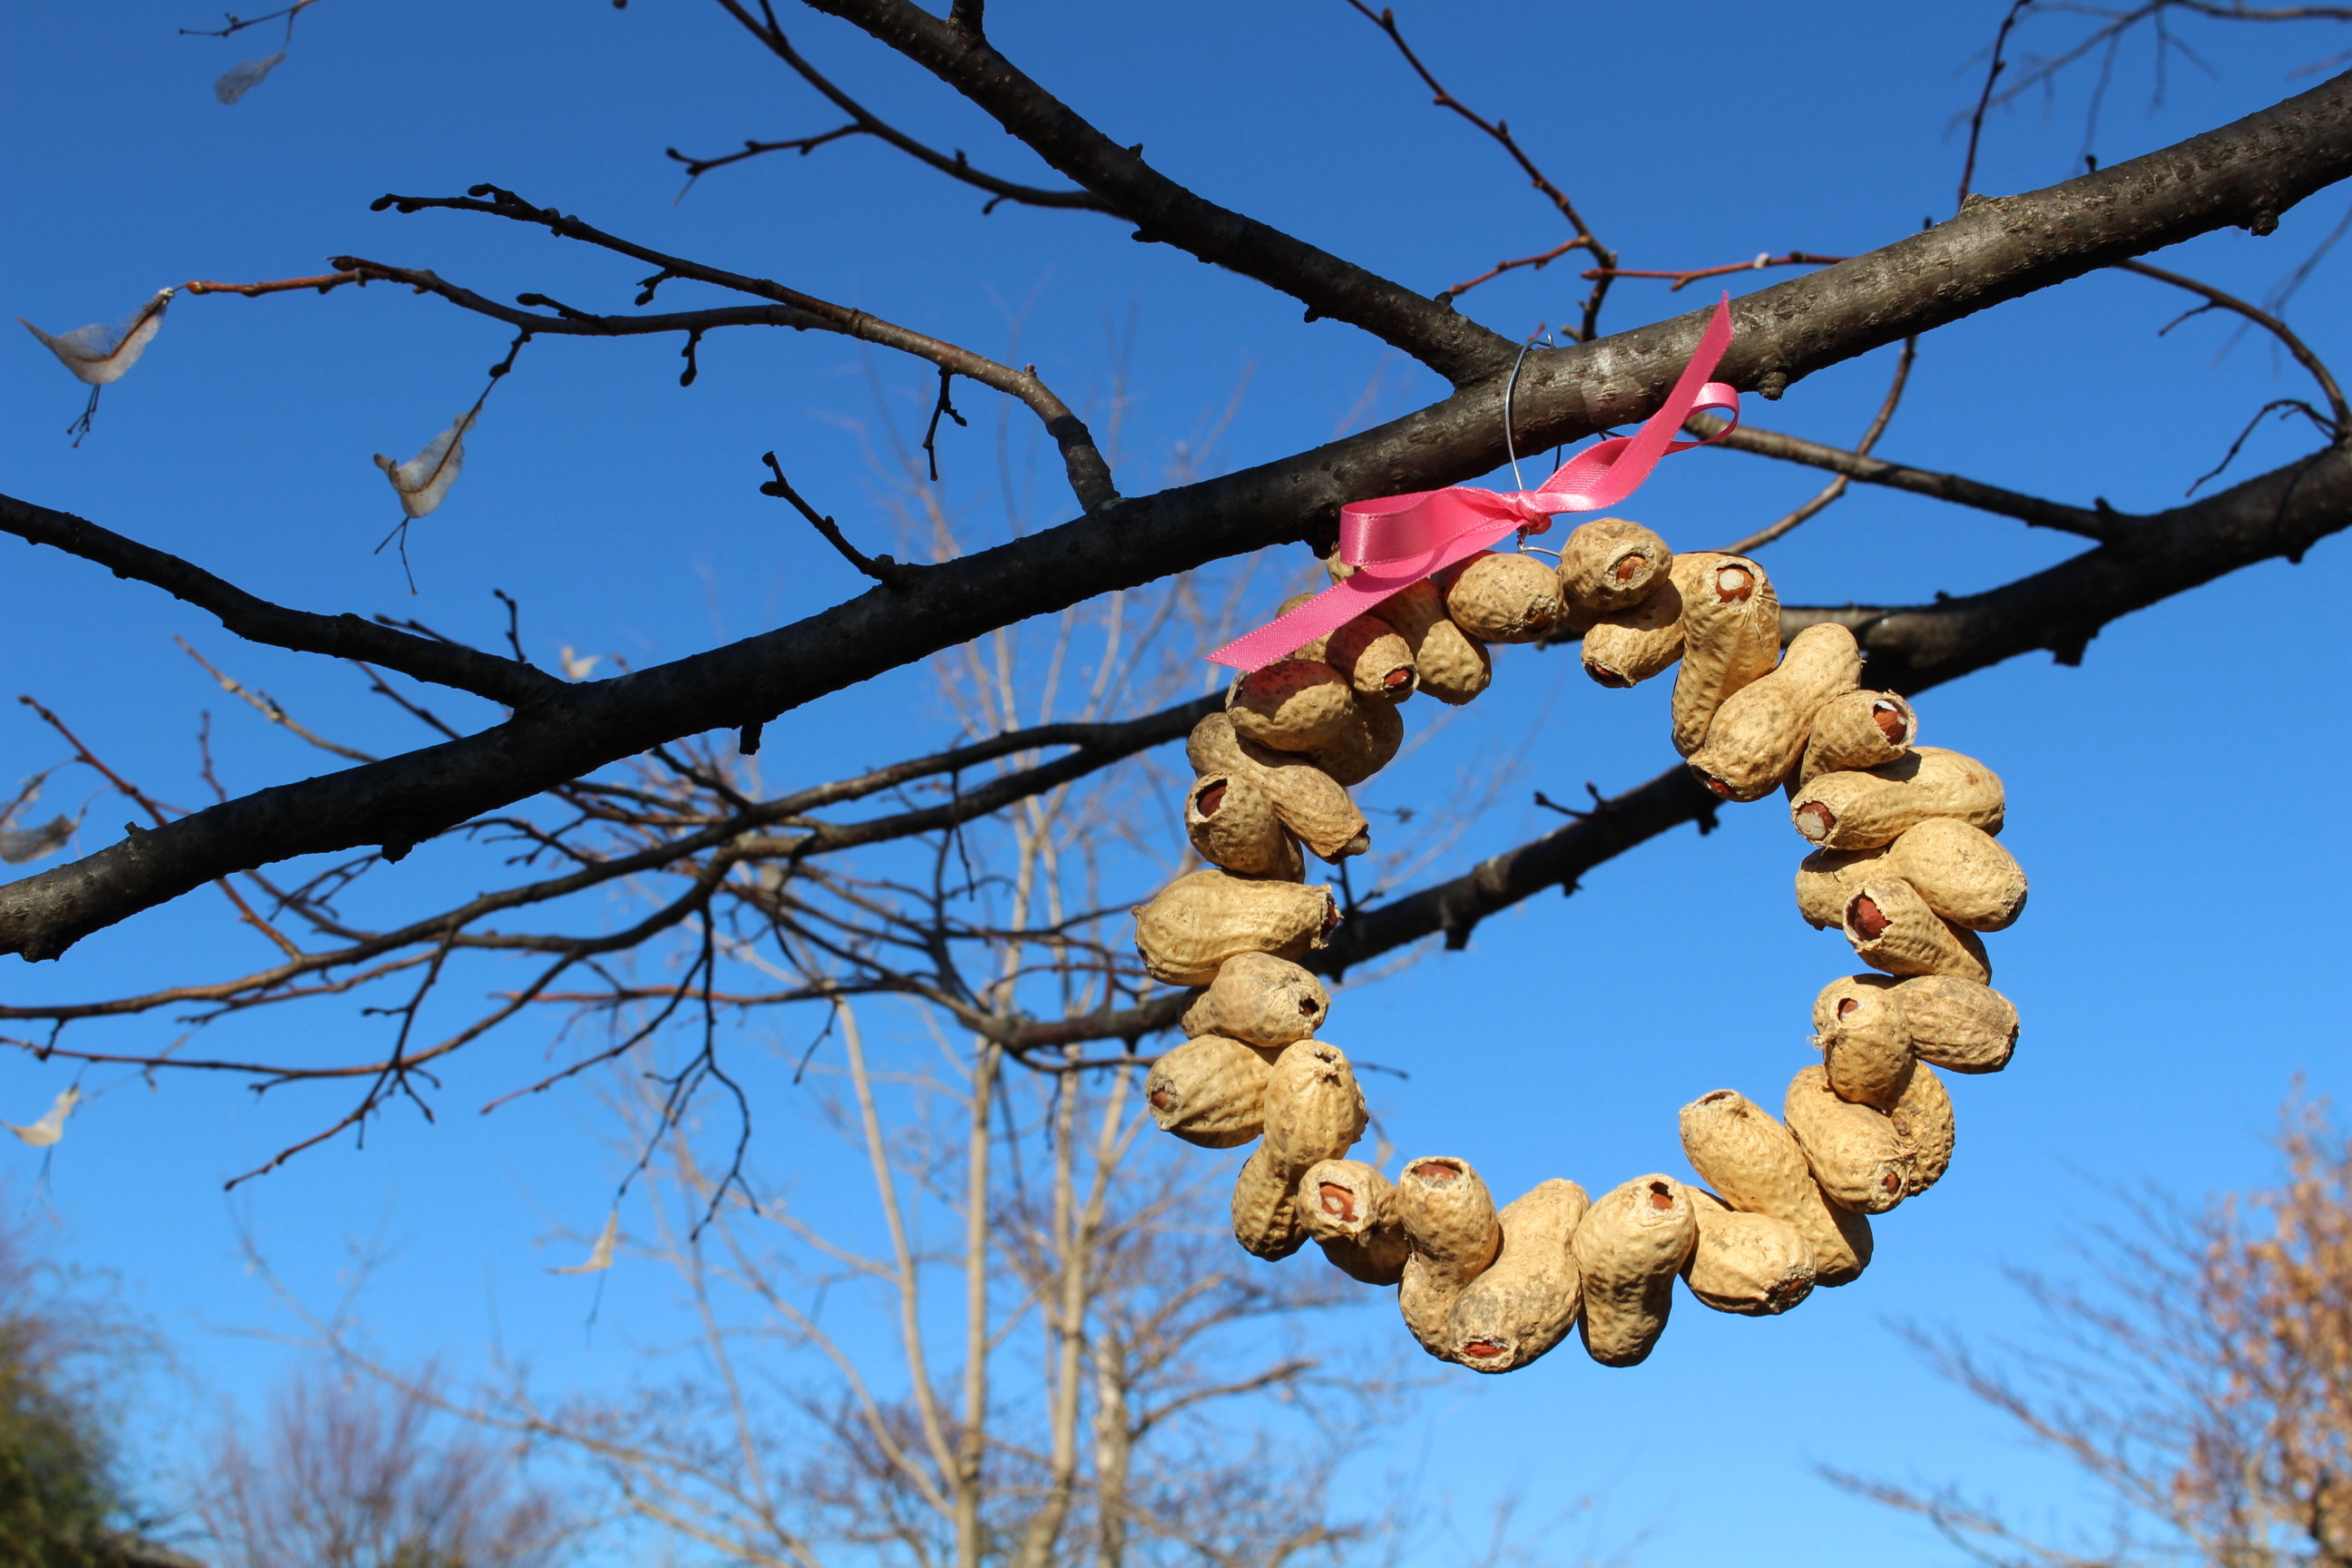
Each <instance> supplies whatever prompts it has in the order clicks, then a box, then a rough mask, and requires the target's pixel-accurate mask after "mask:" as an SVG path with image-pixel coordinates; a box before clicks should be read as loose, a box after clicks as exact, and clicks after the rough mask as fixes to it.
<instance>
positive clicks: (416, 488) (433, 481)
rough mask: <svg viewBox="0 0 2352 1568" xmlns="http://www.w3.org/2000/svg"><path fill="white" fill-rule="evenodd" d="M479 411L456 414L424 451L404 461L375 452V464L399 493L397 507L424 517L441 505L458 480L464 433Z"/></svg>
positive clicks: (464, 442)
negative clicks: (451, 423)
mask: <svg viewBox="0 0 2352 1568" xmlns="http://www.w3.org/2000/svg"><path fill="white" fill-rule="evenodd" d="M478 412H479V411H478V410H474V411H469V412H467V413H465V414H460V415H459V416H457V423H456V424H455V425H452V426H449V428H447V429H446V430H444V431H442V432H441V434H439V435H438V436H436V437H433V440H432V443H431V444H430V445H428V446H427V447H425V450H423V451H422V452H419V453H417V454H416V456H415V457H414V458H409V459H408V461H406V462H404V463H395V462H394V461H393V460H392V459H391V458H387V457H385V456H384V455H383V453H381V452H378V453H377V454H376V456H375V466H376V467H377V468H382V469H383V473H384V477H385V478H386V479H390V480H391V481H392V488H393V489H394V490H397V491H398V492H399V493H400V510H402V511H403V512H404V513H405V514H406V515H408V516H410V517H423V516H424V515H425V513H427V512H429V511H431V510H433V509H434V508H435V507H437V506H439V505H440V504H441V502H442V500H444V499H445V498H446V496H447V495H448V493H449V487H450V486H451V485H454V484H456V483H457V470H458V469H459V468H463V467H464V466H465V462H466V432H467V431H468V430H470V429H472V428H473V427H474V419H475V416H476V414H477V413H478Z"/></svg>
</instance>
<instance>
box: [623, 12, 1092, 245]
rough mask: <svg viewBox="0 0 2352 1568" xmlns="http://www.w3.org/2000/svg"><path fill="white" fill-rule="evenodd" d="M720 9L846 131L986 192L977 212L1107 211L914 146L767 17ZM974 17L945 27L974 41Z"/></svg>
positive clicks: (1083, 197)
mask: <svg viewBox="0 0 2352 1568" xmlns="http://www.w3.org/2000/svg"><path fill="white" fill-rule="evenodd" d="M719 4H720V5H723V6H725V7H726V9H727V11H728V12H729V14H730V15H731V16H734V18H735V19H736V20H737V21H739V22H740V23H742V24H743V26H746V27H748V28H750V29H751V36H752V37H756V38H758V39H759V40H760V42H761V44H762V45H763V46H764V47H766V48H767V50H768V52H769V53H771V54H772V55H774V56H775V57H776V58H778V59H780V60H782V61H783V62H784V64H786V65H788V66H790V67H791V68H793V72H794V74H796V75H798V76H799V77H800V79H802V80H803V81H804V82H806V83H808V84H809V85H810V86H811V87H813V88H814V89H816V90H817V91H818V92H820V93H822V94H824V97H825V99H826V100H828V101H829V102H831V103H832V105H833V106H834V107H835V109H838V110H841V111H842V112H843V113H844V114H846V115H848V116H849V118H850V121H851V122H852V123H851V126H850V129H851V130H853V131H856V132H863V133H864V134H866V135H868V136H871V137H874V138H875V139H876V140H877V141H881V142H888V143H889V144H890V145H891V146H893V147H896V148H897V149H898V151H900V152H901V153H906V154H907V155H908V157H910V158H913V159H915V160H916V161H918V162H919V163H925V164H928V165H929V167H931V168H934V169H937V170H938V171H939V172H940V174H945V175H947V176H949V177H950V179H956V180H961V181H962V182H963V183H964V184H967V185H971V186H974V187H976V188H978V189H980V190H983V191H986V192H987V193H988V194H989V202H988V205H986V206H985V207H982V209H981V210H982V212H994V211H995V210H996V206H997V204H998V203H1000V202H1018V203H1020V204H1021V205H1024V206H1032V207H1065V208H1077V209H1082V210H1085V211H1089V212H1108V211H1109V210H1110V208H1109V207H1108V205H1106V204H1105V203H1104V201H1103V199H1102V198H1101V197H1099V196H1097V195H1095V194H1094V193H1093V192H1091V191H1053V190H1046V189H1045V188H1044V187H1042V186H1038V185H1024V184H1017V183H1015V182H1014V181H1012V180H1005V179H999V178H998V177H997V176H996V175H994V174H986V173H983V172H982V171H981V170H979V169H975V168H973V167H972V166H971V162H970V160H968V159H967V158H965V156H964V155H963V153H961V152H958V153H955V154H954V155H953V156H950V155H949V154H947V153H941V152H940V151H939V150H938V149H937V148H935V147H931V146H928V145H926V144H925V143H923V142H918V141H917V140H915V138H913V137H912V136H909V135H908V134H907V133H906V132H903V131H900V130H898V128H897V127H896V126H894V125H891V124H890V123H889V122H888V121H885V120H883V119H882V118H881V117H880V116H879V115H877V114H876V113H874V112H873V110H869V109H867V108H866V106H865V105H864V104H862V103H860V102H858V101H857V100H856V99H854V98H852V97H850V96H849V95H848V94H847V93H845V92H844V91H843V90H842V89H841V88H840V87H839V86H838V85H837V84H835V82H834V81H833V80H832V79H830V78H829V77H827V76H825V75H824V72H822V71H820V70H818V69H817V68H816V67H814V65H812V64H810V63H809V61H808V59H807V58H806V57H805V56H803V54H802V53H801V52H800V51H799V50H798V49H795V48H794V47H793V45H792V40H791V39H789V38H788V37H785V36H784V33H783V30H782V28H780V27H777V26H773V19H772V17H771V16H761V18H759V19H757V20H754V19H753V17H752V16H751V13H750V11H749V10H747V9H746V8H745V7H743V6H742V5H738V4H735V3H734V0H719ZM978 16H979V13H978V11H977V9H975V10H974V11H973V13H972V19H971V23H970V25H967V24H966V23H965V21H963V20H962V19H961V17H960V16H954V17H950V19H949V26H952V27H954V28H956V29H957V30H958V31H960V32H963V33H966V34H968V35H969V36H970V37H973V38H978V37H980V36H981V30H980V26H979V21H978ZM842 134H845V132H834V133H833V135H835V136H839V135H842ZM830 139H831V138H830V137H818V138H809V139H808V140H814V141H820V142H822V141H826V140H830ZM746 145H750V143H746ZM776 145H777V146H779V147H782V146H789V145H791V143H789V142H778V143H776ZM761 150H762V151H765V150H766V149H764V148H763V149H761ZM805 150H806V149H803V151H805ZM670 156H671V157H673V158H675V157H677V153H671V154H670ZM738 156H739V157H740V156H749V154H748V153H740V154H738ZM732 161H733V160H731V159H728V160H721V162H732ZM696 172H697V173H699V172H700V171H696Z"/></svg>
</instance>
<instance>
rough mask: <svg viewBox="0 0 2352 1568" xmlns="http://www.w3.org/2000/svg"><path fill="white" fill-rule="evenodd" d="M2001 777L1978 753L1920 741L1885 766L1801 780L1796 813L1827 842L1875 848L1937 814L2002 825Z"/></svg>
mask: <svg viewBox="0 0 2352 1568" xmlns="http://www.w3.org/2000/svg"><path fill="white" fill-rule="evenodd" d="M2002 809H2003V797H2002V794H2001V787H2000V775H1999V774H1997V773H1994V772H1993V771H1992V770H1991V769H1990V768H1989V767H1987V766H1985V765H1984V764H1983V763H1980V762H1978V761H1977V760H1976V759H1975V758H1974V757H1965V756H1962V755H1961V754H1960V753H1959V752H1949V751H1946V750H1945V749H1944V748H1942V747H1941V746H1914V747H1912V748H1911V749H1910V750H1909V751H1908V752H1905V753H1904V754H1903V755H1902V756H1900V757H1897V758H1896V759H1895V761H1893V762H1891V763H1885V764H1883V765H1881V766H1879V767H1874V768H1864V769H1861V770H1859V771H1854V772H1847V773H1823V774H1822V775H1821V776H1820V777H1818V778H1814V779H1810V780H1808V781H1807V782H1806V783H1805V784H1802V785H1801V786H1799V788H1798V790H1797V794H1796V797H1795V798H1794V799H1793V800H1792V801H1791V802H1790V806H1789V819H1790V821H1791V822H1793V823H1795V824H1796V826H1797V831H1798V832H1799V833H1801V834H1802V835H1804V837H1806V838H1808V839H1810V840H1811V841H1812V842H1813V843H1815V844H1818V845H1820V846H1821V847H1823V848H1825V849H1876V848H1879V847H1883V846H1885V845H1888V844H1892V843H1894V842H1895V840H1896V839H1897V838H1899V837H1902V836H1903V833H1904V831H1905V830H1906V828H1910V827H1914V826H1917V825H1918V824H1920V823H1922V822H1925V821H1927V819H1928V818H1929V817H1931V816H1951V817H1958V819H1959V820H1960V821H1962V822H1965V823H1968V824H1969V825H1970V826H1975V827H1981V828H1983V829H1984V830H1985V831H1986V832H1987V833H1995V834H1997V833H1999V832H2000V824H2001V814H2002Z"/></svg>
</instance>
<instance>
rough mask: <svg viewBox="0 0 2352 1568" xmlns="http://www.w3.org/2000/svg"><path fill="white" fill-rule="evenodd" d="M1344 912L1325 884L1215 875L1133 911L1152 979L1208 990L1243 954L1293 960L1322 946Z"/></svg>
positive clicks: (1177, 886) (1188, 878) (1182, 880)
mask: <svg viewBox="0 0 2352 1568" xmlns="http://www.w3.org/2000/svg"><path fill="white" fill-rule="evenodd" d="M1338 923H1339V906H1338V905H1337V904H1335V903H1333V902H1332V901H1331V889H1329V888H1328V886H1326V885H1324V884H1322V883H1319V882H1318V883H1314V884H1311V885H1310V884H1307V883H1302V882H1274V881H1254V880H1252V879H1248V878H1244V877H1235V876H1233V875H1231V874H1229V873H1227V872H1224V871H1220V870H1218V869H1216V868H1213V867H1212V868H1205V869H1202V870H1199V871H1193V872H1190V873H1188V874H1186V875H1184V876H1181V877H1179V878H1177V879H1175V880H1174V881H1172V882H1171V883H1169V884H1168V886H1166V887H1165V888H1162V889H1160V891H1159V892H1158V893H1157V894H1155V895H1153V897H1152V899H1151V901H1150V903H1147V904H1143V905H1140V906H1139V907H1138V908H1137V909H1136V911H1135V947H1136V951H1137V952H1139V953H1141V954H1142V955H1143V967H1144V970H1145V972H1146V973H1149V974H1150V976H1151V978H1153V979H1154V980H1157V981H1159V982H1160V983H1161V984H1167V985H1206V984H1209V983H1210V982H1211V981H1213V980H1214V979H1215V978H1216V977H1217V970H1218V968H1219V967H1220V966H1222V965H1223V963H1225V962H1226V960H1228V959H1231V958H1234V957H1236V956H1237V955H1239V954H1241V953H1244V952H1269V953H1272V954H1274V955H1275V956H1276V957H1277V958H1289V959H1296V958H1298V957H1300V956H1301V955H1303V954H1305V953H1307V952H1309V951H1311V950H1312V949H1315V948H1318V947H1320V946H1322V945H1323V939H1324V937H1325V936H1326V935H1327V934H1328V932H1329V931H1330V930H1331V928H1332V927H1333V926H1335V925H1337V924H1338Z"/></svg>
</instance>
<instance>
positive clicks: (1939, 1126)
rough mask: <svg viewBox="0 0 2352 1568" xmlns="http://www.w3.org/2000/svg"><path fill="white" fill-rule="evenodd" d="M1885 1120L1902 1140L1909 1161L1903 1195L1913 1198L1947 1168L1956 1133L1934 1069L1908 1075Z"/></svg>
mask: <svg viewBox="0 0 2352 1568" xmlns="http://www.w3.org/2000/svg"><path fill="white" fill-rule="evenodd" d="M1886 1119H1887V1120H1888V1121H1891V1122H1893V1123H1894V1124H1895V1137H1896V1138H1898V1139H1900V1140H1901V1141H1902V1144H1903V1152H1904V1155H1905V1157H1906V1160H1907V1161H1908V1162H1909V1171H1908V1180H1907V1181H1906V1183H1905V1184H1904V1188H1903V1193H1904V1195H1905V1196H1906V1197H1915V1198H1916V1197H1917V1196H1918V1195H1919V1194H1921V1193H1924V1192H1926V1191H1927V1189H1928V1188H1929V1187H1932V1186H1934V1185H1935V1184H1937V1182H1939V1181H1941V1180H1942V1179H1943V1175H1944V1173H1945V1172H1946V1171H1948V1170H1949V1169H1950V1168H1951V1164H1952V1145H1953V1143H1954V1142H1956V1141H1957V1140H1958V1136H1959V1133H1958V1128H1957V1126H1956V1125H1955V1124H1954V1122H1953V1121H1952V1097H1951V1096H1950V1095H1949V1094H1947V1093H1946V1092H1945V1091H1944V1080H1943V1079H1939V1078H1937V1076H1936V1069H1935V1068H1931V1067H1926V1066H1922V1067H1921V1068H1919V1070H1918V1071H1917V1072H1916V1073H1913V1074H1912V1075H1911V1085H1910V1087H1909V1088H1908V1089H1905V1090H1904V1091H1903V1098H1902V1099H1901V1100H1897V1101H1895V1109H1894V1110H1890V1111H1888V1112H1887V1113H1886Z"/></svg>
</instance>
